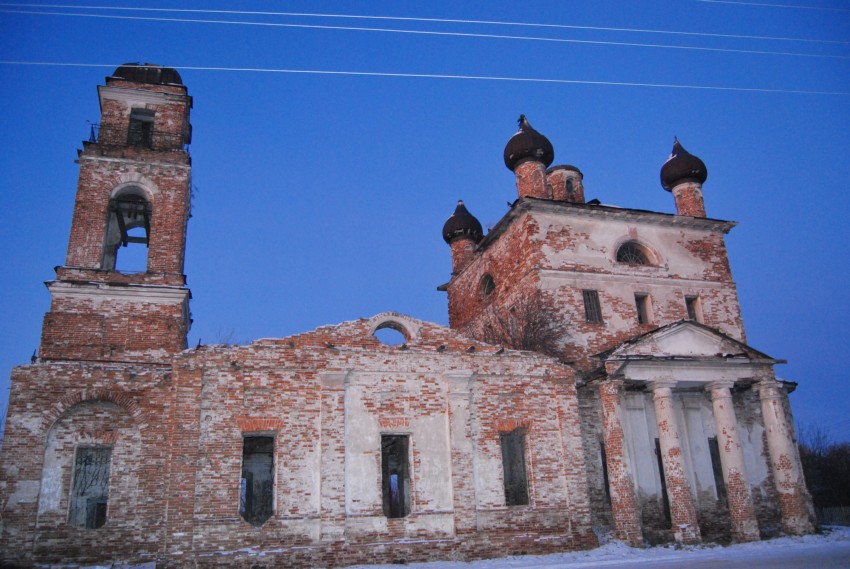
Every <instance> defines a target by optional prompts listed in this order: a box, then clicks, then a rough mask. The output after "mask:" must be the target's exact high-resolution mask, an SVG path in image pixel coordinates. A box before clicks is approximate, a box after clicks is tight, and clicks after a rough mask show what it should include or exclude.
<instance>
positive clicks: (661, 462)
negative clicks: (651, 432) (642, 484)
mask: <svg viewBox="0 0 850 569" xmlns="http://www.w3.org/2000/svg"><path fill="white" fill-rule="evenodd" d="M655 457H656V458H657V459H658V473H659V474H660V475H661V500H662V502H663V507H664V519H665V520H667V522H668V523H669V522H670V520H671V519H672V518H671V516H670V496H668V495H667V479H666V478H665V477H664V459H663V458H662V456H661V443H660V442H659V440H658V439H655Z"/></svg>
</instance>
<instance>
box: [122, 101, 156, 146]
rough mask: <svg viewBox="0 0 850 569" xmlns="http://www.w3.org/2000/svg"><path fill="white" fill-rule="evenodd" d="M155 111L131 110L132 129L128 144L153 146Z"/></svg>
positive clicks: (129, 133)
mask: <svg viewBox="0 0 850 569" xmlns="http://www.w3.org/2000/svg"><path fill="white" fill-rule="evenodd" d="M154 114H155V113H154V111H150V110H148V109H133V110H131V111H130V130H129V132H128V134H127V145H128V146H138V147H141V148H152V147H153V119H154Z"/></svg>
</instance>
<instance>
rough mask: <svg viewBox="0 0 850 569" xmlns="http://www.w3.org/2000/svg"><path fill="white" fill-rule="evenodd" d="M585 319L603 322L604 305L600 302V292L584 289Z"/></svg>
mask: <svg viewBox="0 0 850 569" xmlns="http://www.w3.org/2000/svg"><path fill="white" fill-rule="evenodd" d="M581 292H582V296H583V297H584V319H585V321H587V322H602V307H601V306H600V304H599V292H597V291H595V290H583V291H581Z"/></svg>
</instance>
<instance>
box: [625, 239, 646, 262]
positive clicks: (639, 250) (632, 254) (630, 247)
mask: <svg viewBox="0 0 850 569" xmlns="http://www.w3.org/2000/svg"><path fill="white" fill-rule="evenodd" d="M617 262H618V263H627V264H629V265H649V264H650V262H649V255H648V254H647V252H646V249H645V248H644V247H643V246H642V245H640V244H639V243H637V242H636V241H626V242H625V243H623V244H622V245H620V248H619V249H617Z"/></svg>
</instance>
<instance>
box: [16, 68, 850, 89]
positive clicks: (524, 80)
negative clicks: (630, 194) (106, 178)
mask: <svg viewBox="0 0 850 569" xmlns="http://www.w3.org/2000/svg"><path fill="white" fill-rule="evenodd" d="M0 65H33V66H55V67H107V68H116V67H119V66H120V65H123V64H115V63H63V62H50V61H0ZM169 67H173V68H174V69H177V70H184V71H230V72H245V73H291V74H300V75H348V76H355V77H399V78H411V79H464V80H473V81H510V82H520V83H549V84H562V85H596V86H608V87H653V88H659V89H694V90H701V91H733V92H745V93H773V94H789V95H834V96H845V97H846V96H850V92H848V91H809V90H803V89H766V88H761V87H724V86H716V85H681V84H674V83H640V82H628V81H590V80H585V79H545V78H537V77H499V76H494V75H448V74H436V73H389V72H379V71H332V70H323V69H274V68H263V67H208V66H198V65H171V66H169Z"/></svg>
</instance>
